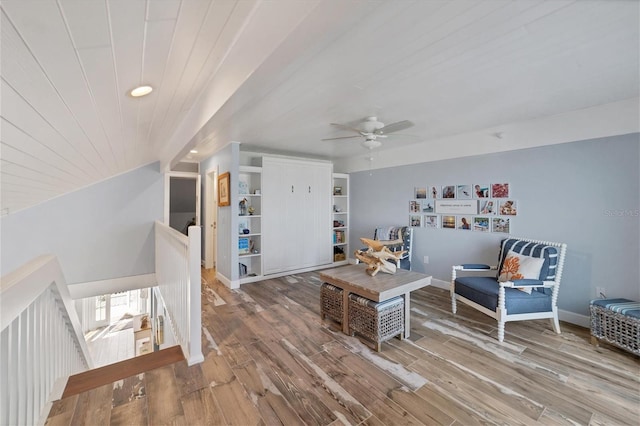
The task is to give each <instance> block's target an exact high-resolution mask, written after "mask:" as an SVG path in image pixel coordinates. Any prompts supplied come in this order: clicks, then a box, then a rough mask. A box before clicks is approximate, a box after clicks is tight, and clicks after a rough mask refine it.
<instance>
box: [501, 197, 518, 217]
mask: <svg viewBox="0 0 640 426" xmlns="http://www.w3.org/2000/svg"><path fill="white" fill-rule="evenodd" d="M498 214H501V215H504V216H516V215H517V214H518V203H517V202H516V201H515V200H500V205H499V207H498Z"/></svg>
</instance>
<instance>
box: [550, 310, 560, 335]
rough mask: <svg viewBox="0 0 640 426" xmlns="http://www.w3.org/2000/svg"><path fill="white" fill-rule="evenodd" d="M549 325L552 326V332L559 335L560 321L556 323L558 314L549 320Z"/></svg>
mask: <svg viewBox="0 0 640 426" xmlns="http://www.w3.org/2000/svg"><path fill="white" fill-rule="evenodd" d="M551 325H552V326H553V331H555V332H556V333H557V334H560V321H558V314H557V313H556V315H555V316H554V317H553V318H551Z"/></svg>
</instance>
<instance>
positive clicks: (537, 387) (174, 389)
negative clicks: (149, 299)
mask: <svg viewBox="0 0 640 426" xmlns="http://www.w3.org/2000/svg"><path fill="white" fill-rule="evenodd" d="M204 277H205V279H206V284H205V285H203V298H202V300H203V350H204V354H205V361H204V362H203V363H202V364H199V365H195V366H192V367H187V365H186V363H185V362H184V361H183V362H179V363H175V364H172V365H170V366H165V367H162V368H158V369H155V370H152V371H147V372H145V373H143V374H139V375H137V376H133V377H129V378H127V379H124V380H121V381H119V382H116V383H114V384H109V385H105V386H102V387H99V388H97V389H94V390H92V391H88V392H85V393H82V394H80V395H75V396H73V397H69V398H65V399H63V400H61V401H58V402H56V403H55V404H54V406H53V408H52V411H51V414H50V417H49V419H48V422H47V424H50V425H58V424H60V425H66V424H130V425H147V424H149V425H151V424H153V425H156V424H188V425H196V424H201V425H216V424H232V425H254V424H264V425H277V424H284V425H298V424H309V425H347V424H352V425H358V424H360V425H383V424H386V425H412V424H413V425H420V424H424V425H439V424H442V425H475V424H507V425H519V424H522V425H528V424H560V425H564V424H567V425H573V424H582V425H587V424H592V425H638V424H639V422H640V408H639V406H640V378H639V376H640V375H639V373H640V362H639V360H638V358H637V357H635V356H633V355H631V354H628V353H626V352H623V351H620V350H617V349H615V348H612V347H604V346H603V347H593V346H591V345H590V344H589V331H588V330H587V329H583V328H580V327H575V326H572V325H570V324H566V323H562V324H561V325H562V328H563V333H562V335H559V336H558V335H555V334H554V333H553V332H552V330H551V327H550V324H549V322H548V321H546V320H545V321H528V322H521V323H508V324H507V326H506V336H505V342H504V343H503V344H499V343H498V342H497V340H496V336H497V332H496V327H495V321H494V320H492V319H490V318H488V317H486V316H484V315H482V314H480V313H478V312H476V311H474V310H472V309H470V308H468V307H466V306H463V305H461V304H459V308H458V309H459V313H458V315H456V316H455V317H454V316H453V315H452V314H451V308H450V299H449V294H448V292H447V291H445V290H441V289H437V288H432V287H427V288H425V289H422V290H418V291H416V292H414V293H412V298H411V338H410V339H409V340H405V341H400V340H398V339H392V340H390V341H388V342H386V343H384V344H383V345H382V352H380V353H376V352H373V351H372V350H370V349H369V347H368V346H366V345H364V344H363V343H361V341H360V340H358V339H357V338H354V337H350V336H347V335H344V334H342V333H341V332H340V331H339V330H340V327H339V326H338V325H337V324H335V323H332V322H330V321H321V320H320V315H319V289H320V284H321V282H320V280H319V278H318V274H317V273H306V274H301V275H294V276H288V277H283V278H279V279H271V280H266V281H262V282H258V283H253V284H247V285H243V286H242V288H241V290H239V291H230V290H228V289H226V288H225V287H224V286H223V285H221V284H219V283H217V282H216V281H215V280H214V279H213V278H212V276H211V275H208V274H207V273H206V272H205V273H204Z"/></svg>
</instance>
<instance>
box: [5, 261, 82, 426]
mask: <svg viewBox="0 0 640 426" xmlns="http://www.w3.org/2000/svg"><path fill="white" fill-rule="evenodd" d="M0 330H2V331H1V333H0V399H1V401H2V407H1V408H2V410H1V411H0V424H2V425H33V424H41V423H44V420H46V417H47V416H48V414H49V409H50V408H51V401H53V400H55V399H58V398H59V397H60V395H61V394H62V391H63V390H64V386H65V385H66V382H67V379H68V378H69V376H71V375H73V374H76V373H79V372H81V371H84V370H86V369H89V368H92V363H91V358H90V356H89V351H88V349H87V344H86V342H85V340H84V336H83V334H82V328H81V326H80V321H79V319H78V314H77V312H76V310H75V308H74V304H73V301H72V299H71V297H70V296H69V289H68V288H67V283H66V281H65V279H64V276H63V274H62V270H61V269H60V264H59V263H58V260H57V258H56V257H55V256H52V255H45V256H40V257H38V258H36V259H34V260H32V261H30V262H28V263H27V264H25V265H23V266H22V267H20V268H19V269H17V270H16V271H14V272H12V273H10V274H8V275H6V276H5V277H2V280H1V281H0Z"/></svg>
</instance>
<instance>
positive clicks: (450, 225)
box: [442, 216, 456, 229]
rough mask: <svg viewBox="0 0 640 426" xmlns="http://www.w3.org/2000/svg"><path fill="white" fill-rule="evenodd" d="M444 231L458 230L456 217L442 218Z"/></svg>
mask: <svg viewBox="0 0 640 426" xmlns="http://www.w3.org/2000/svg"><path fill="white" fill-rule="evenodd" d="M442 229H456V217H455V216H442Z"/></svg>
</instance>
